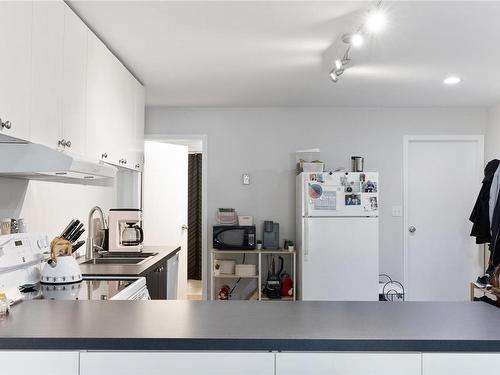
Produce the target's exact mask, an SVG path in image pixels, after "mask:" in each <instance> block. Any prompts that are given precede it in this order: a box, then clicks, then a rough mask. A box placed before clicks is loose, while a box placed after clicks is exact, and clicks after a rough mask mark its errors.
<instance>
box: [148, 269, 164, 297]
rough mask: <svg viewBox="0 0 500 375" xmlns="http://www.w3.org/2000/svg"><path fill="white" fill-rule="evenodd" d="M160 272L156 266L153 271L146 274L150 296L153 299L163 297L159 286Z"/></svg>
mask: <svg viewBox="0 0 500 375" xmlns="http://www.w3.org/2000/svg"><path fill="white" fill-rule="evenodd" d="M159 274H160V273H159V272H158V269H157V268H155V269H154V270H153V271H151V272H150V273H148V274H147V275H146V285H147V287H148V292H149V296H150V297H151V299H161V298H160V294H159V293H160V291H159V290H158V286H159Z"/></svg>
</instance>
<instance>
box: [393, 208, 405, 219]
mask: <svg viewBox="0 0 500 375" xmlns="http://www.w3.org/2000/svg"><path fill="white" fill-rule="evenodd" d="M392 216H394V217H401V216H403V207H401V206H392Z"/></svg>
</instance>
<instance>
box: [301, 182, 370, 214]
mask: <svg viewBox="0 0 500 375" xmlns="http://www.w3.org/2000/svg"><path fill="white" fill-rule="evenodd" d="M345 189H346V188H345V186H338V185H326V184H320V183H317V182H314V181H307V182H306V183H305V186H304V207H305V215H304V216H305V217H328V216H364V217H367V216H372V217H376V216H378V193H377V192H370V193H365V192H361V191H359V189H358V190H357V191H356V192H355V193H353V192H346V191H345Z"/></svg>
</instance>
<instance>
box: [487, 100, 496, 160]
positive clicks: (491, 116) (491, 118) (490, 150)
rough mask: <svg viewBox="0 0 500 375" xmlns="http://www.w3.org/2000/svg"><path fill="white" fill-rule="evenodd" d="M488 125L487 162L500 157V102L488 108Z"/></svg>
mask: <svg viewBox="0 0 500 375" xmlns="http://www.w3.org/2000/svg"><path fill="white" fill-rule="evenodd" d="M487 116H488V119H487V127H486V140H485V144H486V155H485V158H484V160H485V161H486V162H488V161H490V160H491V159H500V104H499V105H496V106H494V107H490V108H488V114H487Z"/></svg>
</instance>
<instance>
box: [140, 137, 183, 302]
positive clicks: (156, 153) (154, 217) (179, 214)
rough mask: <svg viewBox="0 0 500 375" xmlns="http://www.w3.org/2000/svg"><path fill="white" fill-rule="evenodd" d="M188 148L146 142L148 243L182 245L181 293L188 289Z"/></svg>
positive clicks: (144, 205) (145, 208) (146, 228)
mask: <svg viewBox="0 0 500 375" xmlns="http://www.w3.org/2000/svg"><path fill="white" fill-rule="evenodd" d="M187 173H188V147H187V146H181V145H172V144H167V143H160V142H154V141H147V142H145V147H144V177H143V181H144V182H143V184H144V188H143V213H144V244H145V245H146V246H164V245H166V246H181V251H180V253H179V275H178V293H177V296H178V298H179V299H184V298H186V290H187V230H186V224H187V207H188V206H187V204H188V174H187Z"/></svg>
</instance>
